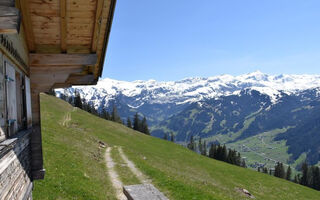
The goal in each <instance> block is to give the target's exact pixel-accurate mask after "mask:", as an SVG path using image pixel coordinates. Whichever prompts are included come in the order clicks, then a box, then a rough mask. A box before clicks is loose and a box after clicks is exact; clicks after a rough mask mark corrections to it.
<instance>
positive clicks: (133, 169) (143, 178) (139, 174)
mask: <svg viewBox="0 0 320 200" xmlns="http://www.w3.org/2000/svg"><path fill="white" fill-rule="evenodd" d="M118 151H119V153H120V156H121V158H122V160H123V161H124V162H125V163H126V165H127V166H128V167H129V169H130V170H131V172H132V173H133V174H134V175H135V176H136V177H137V178H138V179H139V181H141V183H151V180H150V179H148V177H147V176H146V175H144V174H143V173H142V172H141V171H140V170H139V169H137V168H136V166H135V165H134V163H133V162H132V161H130V160H129V159H128V158H127V156H126V155H125V154H124V153H123V151H122V148H121V147H118Z"/></svg>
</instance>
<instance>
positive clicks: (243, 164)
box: [241, 159, 268, 173]
mask: <svg viewBox="0 0 320 200" xmlns="http://www.w3.org/2000/svg"><path fill="white" fill-rule="evenodd" d="M241 167H243V168H247V164H246V161H245V160H244V159H242V162H241ZM266 169H267V168H266ZM266 173H268V169H267V171H266Z"/></svg>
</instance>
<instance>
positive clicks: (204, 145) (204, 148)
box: [201, 141, 208, 156]
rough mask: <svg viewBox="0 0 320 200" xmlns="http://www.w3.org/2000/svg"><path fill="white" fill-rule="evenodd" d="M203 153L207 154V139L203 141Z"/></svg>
mask: <svg viewBox="0 0 320 200" xmlns="http://www.w3.org/2000/svg"><path fill="white" fill-rule="evenodd" d="M201 154H202V155H204V156H207V154H208V153H207V142H206V141H203V146H202V152H201Z"/></svg>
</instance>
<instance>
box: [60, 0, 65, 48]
mask: <svg viewBox="0 0 320 200" xmlns="http://www.w3.org/2000/svg"><path fill="white" fill-rule="evenodd" d="M66 12H67V5H66V0H60V17H61V19H60V40H61V51H62V52H63V53H65V52H66V51H67V19H66Z"/></svg>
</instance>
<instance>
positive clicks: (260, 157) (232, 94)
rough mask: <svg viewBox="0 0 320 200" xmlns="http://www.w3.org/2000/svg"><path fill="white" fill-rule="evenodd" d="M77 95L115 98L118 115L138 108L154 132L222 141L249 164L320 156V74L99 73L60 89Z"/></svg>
mask: <svg viewBox="0 0 320 200" xmlns="http://www.w3.org/2000/svg"><path fill="white" fill-rule="evenodd" d="M74 90H78V91H79V93H80V95H81V97H82V98H83V99H84V100H85V101H87V102H89V103H91V104H93V105H94V106H95V107H96V108H97V109H98V110H100V111H102V109H107V110H109V111H110V110H111V109H112V107H113V106H114V105H115V106H116V107H117V109H118V112H119V114H120V116H121V117H122V119H126V118H127V117H132V116H133V115H134V113H136V112H138V113H139V114H140V115H144V116H146V117H147V119H148V123H149V126H150V127H151V131H152V135H153V136H156V137H160V138H162V137H163V135H164V134H174V136H175V140H176V142H177V143H180V144H182V145H185V144H187V143H188V141H189V139H190V137H191V136H194V137H195V138H202V139H203V140H205V141H206V142H207V144H208V145H210V144H211V143H221V144H226V145H227V146H228V147H229V148H235V149H236V150H237V151H239V152H241V153H242V155H243V156H245V157H246V158H247V163H248V164H249V165H250V166H251V167H257V166H268V167H271V166H272V165H274V163H275V162H277V161H280V162H283V163H286V164H290V165H292V166H294V167H296V168H298V167H299V166H300V164H301V162H302V161H304V160H305V159H307V160H308V162H309V163H311V164H317V163H318V161H319V160H320V153H319V152H320V146H319V145H318V144H319V143H320V98H319V96H320V75H288V74H281V75H268V74H264V73H262V72H260V71H256V72H253V73H249V74H244V75H240V76H231V75H221V76H213V77H209V78H186V79H183V80H180V81H168V82H158V81H155V80H148V81H133V82H127V81H117V80H112V79H109V78H106V79H102V80H100V81H99V82H98V84H97V85H96V86H87V87H73V88H69V89H64V90H63V89H58V90H57V91H56V92H57V94H58V95H59V94H61V93H64V94H65V95H67V96H72V95H73V94H74Z"/></svg>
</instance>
